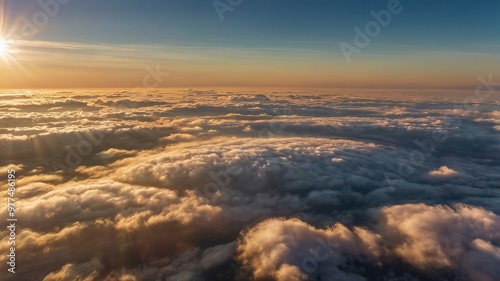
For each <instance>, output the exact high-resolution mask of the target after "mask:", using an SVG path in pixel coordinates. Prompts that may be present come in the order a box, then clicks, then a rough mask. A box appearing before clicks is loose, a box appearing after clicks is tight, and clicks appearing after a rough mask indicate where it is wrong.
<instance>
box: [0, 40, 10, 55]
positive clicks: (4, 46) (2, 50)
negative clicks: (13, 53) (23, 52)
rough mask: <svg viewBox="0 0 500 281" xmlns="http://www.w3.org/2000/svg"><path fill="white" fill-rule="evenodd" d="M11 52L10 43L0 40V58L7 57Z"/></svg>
mask: <svg viewBox="0 0 500 281" xmlns="http://www.w3.org/2000/svg"><path fill="white" fill-rule="evenodd" d="M8 52H9V43H8V42H7V41H6V40H5V39H3V38H0V56H2V57H3V56H6V55H7V53H8Z"/></svg>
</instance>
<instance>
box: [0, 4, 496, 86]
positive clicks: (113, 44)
mask: <svg viewBox="0 0 500 281" xmlns="http://www.w3.org/2000/svg"><path fill="white" fill-rule="evenodd" d="M56 1H57V2H56ZM0 3H2V4H1V7H2V8H1V12H0V17H1V18H0V32H1V38H3V39H2V40H3V41H6V42H7V44H8V48H7V50H4V51H3V52H2V51H1V47H0V88H96V87H97V88H101V87H120V88H121V87H124V88H129V87H134V88H135V87H145V85H146V86H147V87H148V88H150V87H320V88H330V87H337V88H450V89H451V88H453V89H457V88H458V89H473V88H475V87H476V85H477V84H478V81H477V77H478V76H481V75H482V76H485V75H488V74H496V73H497V72H498V65H499V63H500V56H499V54H500V37H498V36H496V34H498V27H499V26H500V17H498V15H499V12H500V2H498V1H482V2H481V4H480V5H479V4H477V3H474V2H472V1H411V0H401V1H396V0H392V1H361V0H354V1H353V0H349V1H348V0H345V1H327V0H318V1H305V0H286V1H285V0H276V1H264V0H252V1H250V0H240V1H238V0H233V1H228V0H220V1H201V0H199V1H195V0H165V1H160V0H145V1H138V0H104V1H103V0H99V1H98V0H85V1H83V0H41V1H40V2H39V1H29V0H15V1H14V0H0ZM40 3H42V4H40ZM43 3H45V4H46V5H43ZM43 6H45V9H44V7H43ZM373 14H380V15H387V14H388V15H390V20H388V21H386V22H385V23H384V22H382V24H383V25H381V24H380V22H376V19H375V17H374V15H373ZM381 18H382V19H383V18H384V17H383V16H381ZM386 19H387V18H386ZM374 20H375V21H374ZM370 23H371V24H372V25H371V26H372V27H373V28H375V29H372V32H371V35H369V34H367V31H366V27H367V26H370ZM356 28H359V29H356ZM356 30H360V31H361V32H362V33H363V35H359V34H360V33H358V32H357V31H356ZM369 32H370V29H369V30H368V33H369ZM356 36H358V38H357V39H360V38H362V37H363V36H364V37H365V38H367V39H368V40H369V42H367V41H362V40H358V41H355V38H356ZM1 42H2V41H1V40H0V43H1ZM356 42H358V43H359V44H356ZM0 45H1V44H0ZM342 46H344V48H343V47H342ZM345 46H348V47H347V49H346V47H345ZM346 50H348V51H347V52H346ZM152 72H156V75H155V74H152ZM167 74H168V75H167ZM152 77H153V78H152ZM155 77H156V78H155ZM151 78H152V79H151Z"/></svg>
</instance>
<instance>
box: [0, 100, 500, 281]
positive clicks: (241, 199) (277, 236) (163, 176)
mask: <svg viewBox="0 0 500 281" xmlns="http://www.w3.org/2000/svg"><path fill="white" fill-rule="evenodd" d="M438 94H439V93H438ZM438 94H436V93H433V95H427V94H426V93H408V92H389V91H383V90H380V91H377V92H372V91H351V92H335V93H331V92H321V93H316V92H305V91H304V92H293V91H283V92H257V91H251V90H248V91H246V92H228V91H225V92H223V91H214V90H175V91H174V90H169V91H167V90H165V91H156V92H150V93H142V92H134V91H115V92H113V91H102V92H99V91H77V92H49V91H47V92H42V91H40V92H26V93H15V92H9V93H4V94H3V95H2V96H1V97H0V98H1V99H0V102H1V104H0V124H1V126H0V132H1V135H0V145H1V147H2V148H3V149H2V150H1V151H0V166H1V167H2V170H5V169H6V168H7V167H9V168H15V169H16V174H17V175H18V179H17V185H18V188H17V194H16V197H17V199H18V200H19V201H18V202H19V203H18V206H17V207H16V211H17V216H18V218H19V224H20V227H19V229H18V233H17V235H18V236H17V245H16V247H17V251H18V253H17V254H18V261H19V267H18V271H17V273H16V276H15V277H16V278H21V279H23V280H75V279H78V278H80V279H81V280H280V281H281V280H408V281H409V280H440V281H442V280H450V281H451V280H471V281H475V280H481V281H482V280H485V281H490V280H491V281H493V280H498V279H499V278H500V271H499V270H498V269H499V268H500V266H499V265H500V248H499V247H500V236H499V233H500V218H499V216H498V214H500V207H499V206H500V204H499V203H500V190H499V187H500V186H499V184H498V182H499V180H500V160H499V159H500V146H499V143H500V142H499V141H500V138H499V131H498V129H497V127H498V126H500V124H499V122H498V120H497V119H498V118H497V117H498V115H499V112H500V105H499V102H498V101H497V100H493V99H490V100H486V101H475V102H477V103H478V106H469V105H468V104H464V103H463V101H464V99H465V96H464V94H466V93H462V92H453V93H449V92H447V93H441V94H442V96H440V97H439V95H438ZM2 187H4V186H2ZM5 196H6V194H2V195H1V197H2V198H1V199H2V200H6V198H5ZM6 215H7V214H6V210H0V216H3V217H5V216H6ZM0 235H1V237H7V232H6V231H5V230H2V231H1V232H0ZM7 249H8V245H7V243H2V244H1V245H0V252H2V253H5V252H7ZM0 264H2V270H6V269H5V268H4V267H5V264H6V256H5V255H3V256H1V257H0ZM6 278H7V280H18V279H16V278H13V277H12V276H10V277H9V276H6Z"/></svg>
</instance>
